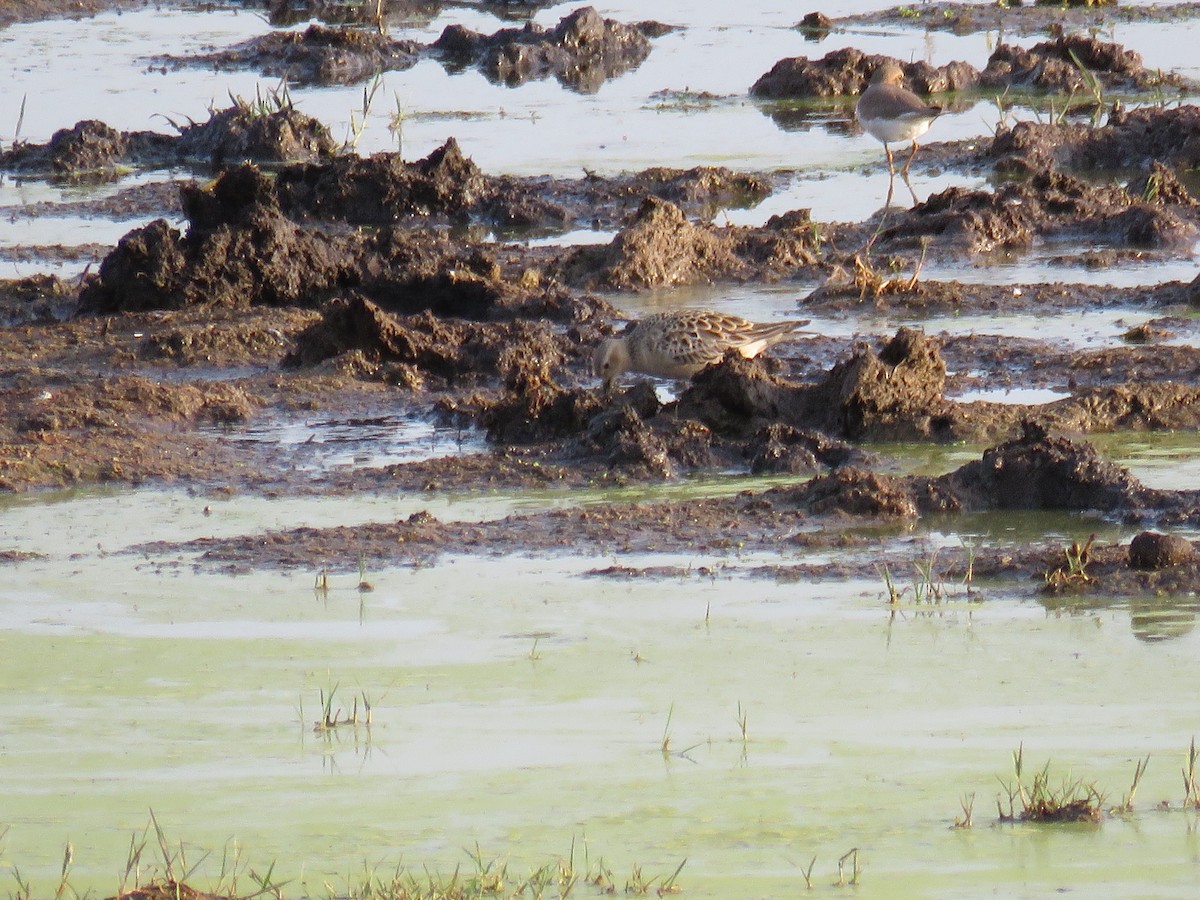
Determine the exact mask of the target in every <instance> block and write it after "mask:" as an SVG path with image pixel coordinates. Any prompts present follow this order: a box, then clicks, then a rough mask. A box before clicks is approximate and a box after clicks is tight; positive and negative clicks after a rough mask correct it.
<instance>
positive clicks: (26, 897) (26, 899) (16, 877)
mask: <svg viewBox="0 0 1200 900" xmlns="http://www.w3.org/2000/svg"><path fill="white" fill-rule="evenodd" d="M12 877H13V881H15V882H16V883H17V892H16V893H15V894H13V898H14V900H30V898H31V897H32V896H33V893H32V891H31V890H30V889H29V882H28V881H26V880H25V879H23V878H22V877H21V870H20V869H18V868H17V867H16V866H15V865H14V866H13V867H12Z"/></svg>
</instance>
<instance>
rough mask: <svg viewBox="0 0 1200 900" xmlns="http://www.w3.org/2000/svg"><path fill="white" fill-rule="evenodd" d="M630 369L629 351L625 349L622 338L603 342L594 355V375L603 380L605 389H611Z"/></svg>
mask: <svg viewBox="0 0 1200 900" xmlns="http://www.w3.org/2000/svg"><path fill="white" fill-rule="evenodd" d="M628 368H629V351H628V350H626V349H625V341H623V340H622V339H621V338H609V339H608V340H607V341H601V343H600V346H599V347H597V348H596V352H595V353H593V354H592V374H593V375H595V376H596V377H598V378H600V379H601V380H603V382H604V387H605V388H609V387H611V386H612V383H613V382H614V381H616V380H617V378H618V377H619V376H620V374H621V373H622V372H624V371H626V370H627V369H628Z"/></svg>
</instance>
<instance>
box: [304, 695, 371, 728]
mask: <svg viewBox="0 0 1200 900" xmlns="http://www.w3.org/2000/svg"><path fill="white" fill-rule="evenodd" d="M339 686H340V685H338V684H334V686H333V687H332V688H330V689H329V693H328V694H326V693H325V690H324V689H323V688H322V689H321V692H320V697H321V720H320V721H319V722H317V723H316V724H315V725H313V731H315V732H317V733H318V734H319V733H321V732H327V731H332V730H333V729H335V728H337V727H339V726H341V725H355V726H357V725H366V726H367V728H370V727H371V700H370V698H369V697H368V696H367V692H366V691H361V692H360V693H359V696H358V697H355V698H354V705H353V706H352V708H351V711H350V715H349V716H347V717H346V718H344V719H343V718H342V708H341V707H340V706H339V707H335V706H334V696H335V695H336V694H337V689H338V687H339ZM360 697H361V699H362V704H363V712H362V716H363V717H362V719H361V720H360V719H359V713H358V701H359V698H360Z"/></svg>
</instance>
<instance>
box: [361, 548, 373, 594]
mask: <svg viewBox="0 0 1200 900" xmlns="http://www.w3.org/2000/svg"><path fill="white" fill-rule="evenodd" d="M373 590H375V586H374V585H373V584H371V582H369V581H367V555H366V554H365V553H360V554H358V592H359V593H360V594H366V593H370V592H371V591H373Z"/></svg>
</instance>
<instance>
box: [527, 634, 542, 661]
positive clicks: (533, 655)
mask: <svg viewBox="0 0 1200 900" xmlns="http://www.w3.org/2000/svg"><path fill="white" fill-rule="evenodd" d="M537 645H538V639H537V638H534V639H533V646H532V647H530V648H529V658H530V659H531V660H533V661H534V662H537V661H538V660H539V659H541V658H542V654H540V653H538V648H537Z"/></svg>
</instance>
